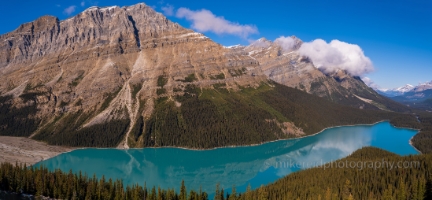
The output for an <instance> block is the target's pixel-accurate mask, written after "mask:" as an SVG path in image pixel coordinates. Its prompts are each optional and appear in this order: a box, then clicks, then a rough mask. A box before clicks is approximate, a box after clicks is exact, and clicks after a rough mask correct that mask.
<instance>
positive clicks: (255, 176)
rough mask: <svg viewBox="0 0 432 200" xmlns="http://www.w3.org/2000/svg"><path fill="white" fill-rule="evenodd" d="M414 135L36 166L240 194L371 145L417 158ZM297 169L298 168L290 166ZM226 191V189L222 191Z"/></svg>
mask: <svg viewBox="0 0 432 200" xmlns="http://www.w3.org/2000/svg"><path fill="white" fill-rule="evenodd" d="M416 132H417V131H415V130H408V129H399V128H394V127H392V126H391V125H390V124H389V123H388V122H382V123H379V124H376V125H373V126H352V127H338V128H332V129H328V130H325V131H324V132H322V133H320V134H317V135H314V136H311V137H306V138H301V139H293V140H284V141H277V142H271V143H267V144H263V145H259V146H251V147H233V148H220V149H214V150H204V151H195V150H185V149H178V148H146V149H130V150H118V149H80V150H75V151H72V152H69V153H65V154H62V155H59V156H57V157H54V158H51V159H49V160H46V161H43V162H41V163H38V164H36V165H40V164H43V165H45V166H47V167H48V168H49V169H61V170H63V171H69V170H70V169H72V170H73V171H74V172H77V171H79V170H81V171H83V172H85V173H87V174H89V175H93V174H96V175H97V177H102V175H105V177H106V178H113V179H123V181H124V183H125V184H136V183H139V184H141V185H143V184H144V182H146V183H147V185H148V186H153V185H155V186H160V187H161V188H176V189H178V187H179V186H180V183H181V181H182V180H184V181H185V184H186V186H187V188H188V189H192V188H193V189H196V190H199V188H200V187H202V189H203V191H207V192H208V193H209V194H211V193H213V191H214V190H215V185H216V183H220V185H221V187H223V188H225V189H229V188H231V187H232V186H233V185H235V186H236V188H237V191H238V192H244V191H245V190H246V187H247V185H248V184H251V186H252V188H257V187H259V186H260V185H261V184H268V183H270V182H273V181H275V180H277V179H279V178H280V177H283V176H286V175H287V174H289V173H291V172H294V171H298V170H301V169H304V168H307V167H308V166H311V165H317V164H318V165H319V164H324V163H326V162H330V161H333V160H336V159H340V158H343V157H346V156H348V155H349V154H351V153H352V152H354V151H355V150H357V149H359V148H361V147H364V146H375V147H379V148H382V149H386V150H388V151H391V152H394V153H397V154H400V155H407V154H417V152H416V151H415V149H414V148H413V147H412V146H410V145H409V143H408V141H409V139H410V138H411V137H412V136H414V135H415V134H416ZM293 164H297V165H293ZM227 191H229V190H227Z"/></svg>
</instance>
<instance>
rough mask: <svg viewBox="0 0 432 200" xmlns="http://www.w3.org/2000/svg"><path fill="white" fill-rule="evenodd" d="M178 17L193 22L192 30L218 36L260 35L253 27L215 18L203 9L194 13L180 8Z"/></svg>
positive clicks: (243, 36)
mask: <svg viewBox="0 0 432 200" xmlns="http://www.w3.org/2000/svg"><path fill="white" fill-rule="evenodd" d="M176 17H178V18H185V19H186V20H188V21H191V22H192V28H193V29H195V30H197V31H200V32H207V31H210V32H213V33H216V34H230V35H236V36H240V37H242V38H247V37H248V36H249V35H251V34H255V33H258V29H257V28H256V27H255V26H253V25H241V24H238V23H235V22H230V21H228V20H226V19H225V18H224V17H221V16H215V15H214V14H213V13H212V12H211V11H209V10H206V9H202V10H198V11H193V10H190V9H188V8H179V9H178V10H177V13H176Z"/></svg>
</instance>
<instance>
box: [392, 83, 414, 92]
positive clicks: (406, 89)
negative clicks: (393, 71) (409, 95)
mask: <svg viewBox="0 0 432 200" xmlns="http://www.w3.org/2000/svg"><path fill="white" fill-rule="evenodd" d="M414 88H415V87H414V86H413V85H410V84H406V85H404V86H402V87H398V88H396V89H394V91H398V92H402V93H405V92H409V91H411V90H412V89H414Z"/></svg>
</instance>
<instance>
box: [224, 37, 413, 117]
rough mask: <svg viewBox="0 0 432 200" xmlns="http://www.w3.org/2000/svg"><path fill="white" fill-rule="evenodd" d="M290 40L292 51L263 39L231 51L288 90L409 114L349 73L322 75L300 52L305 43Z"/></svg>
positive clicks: (348, 103) (281, 44)
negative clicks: (245, 57) (251, 60)
mask: <svg viewBox="0 0 432 200" xmlns="http://www.w3.org/2000/svg"><path fill="white" fill-rule="evenodd" d="M291 38H292V41H293V44H292V45H290V46H289V48H287V45H284V44H283V43H281V42H279V41H278V40H275V41H274V42H272V41H269V40H267V39H265V38H261V39H259V40H257V41H255V42H253V43H251V44H250V45H249V46H234V47H231V48H230V50H231V51H232V52H239V51H243V52H244V54H247V55H248V56H250V57H252V58H254V59H256V60H257V61H258V62H259V64H260V66H259V67H260V68H261V70H262V71H263V73H264V74H265V75H266V76H267V77H268V78H269V79H271V80H273V81H275V82H277V83H280V84H283V85H286V86H288V87H292V88H297V89H300V90H302V91H305V92H307V93H310V94H314V95H317V96H319V97H323V98H325V99H327V100H330V101H333V102H336V103H339V104H343V105H349V106H352V107H356V108H362V109H363V108H366V109H382V110H394V111H407V110H406V108H403V106H401V105H399V104H397V103H395V102H393V101H391V100H389V99H388V98H385V97H383V96H381V95H380V94H378V93H377V92H376V91H374V90H373V89H371V88H370V87H368V86H367V85H366V84H365V83H364V82H363V81H362V80H361V79H360V78H359V77H353V76H350V75H349V74H348V73H347V72H346V71H342V70H339V71H337V72H335V73H332V74H326V73H325V72H323V71H320V70H319V69H317V68H316V67H315V66H314V64H313V62H312V61H311V60H310V59H309V58H307V57H304V56H301V55H300V54H299V53H298V52H297V50H298V49H299V48H300V46H301V44H302V43H303V42H302V41H301V40H300V39H298V38H297V37H295V36H292V37H291Z"/></svg>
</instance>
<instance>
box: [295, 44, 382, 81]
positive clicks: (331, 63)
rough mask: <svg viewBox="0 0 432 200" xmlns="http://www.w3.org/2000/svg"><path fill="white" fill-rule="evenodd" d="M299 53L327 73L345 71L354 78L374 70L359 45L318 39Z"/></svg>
mask: <svg viewBox="0 0 432 200" xmlns="http://www.w3.org/2000/svg"><path fill="white" fill-rule="evenodd" d="M298 52H299V53H300V54H301V55H303V56H307V57H309V58H310V59H311V60H312V62H313V63H314V65H315V66H316V67H317V68H319V69H320V70H322V71H324V72H325V73H332V72H336V71H338V70H345V71H347V72H348V73H349V74H351V75H353V76H362V75H364V74H366V73H369V72H372V71H373V70H374V67H373V64H372V61H371V60H370V59H369V58H368V57H366V56H365V55H364V53H363V50H362V49H361V48H360V47H359V46H358V45H355V44H348V43H345V42H341V41H339V40H332V41H331V42H330V43H327V42H325V41H324V40H322V39H316V40H314V41H312V42H307V43H303V45H302V46H301V47H300V49H299V50H298Z"/></svg>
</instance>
